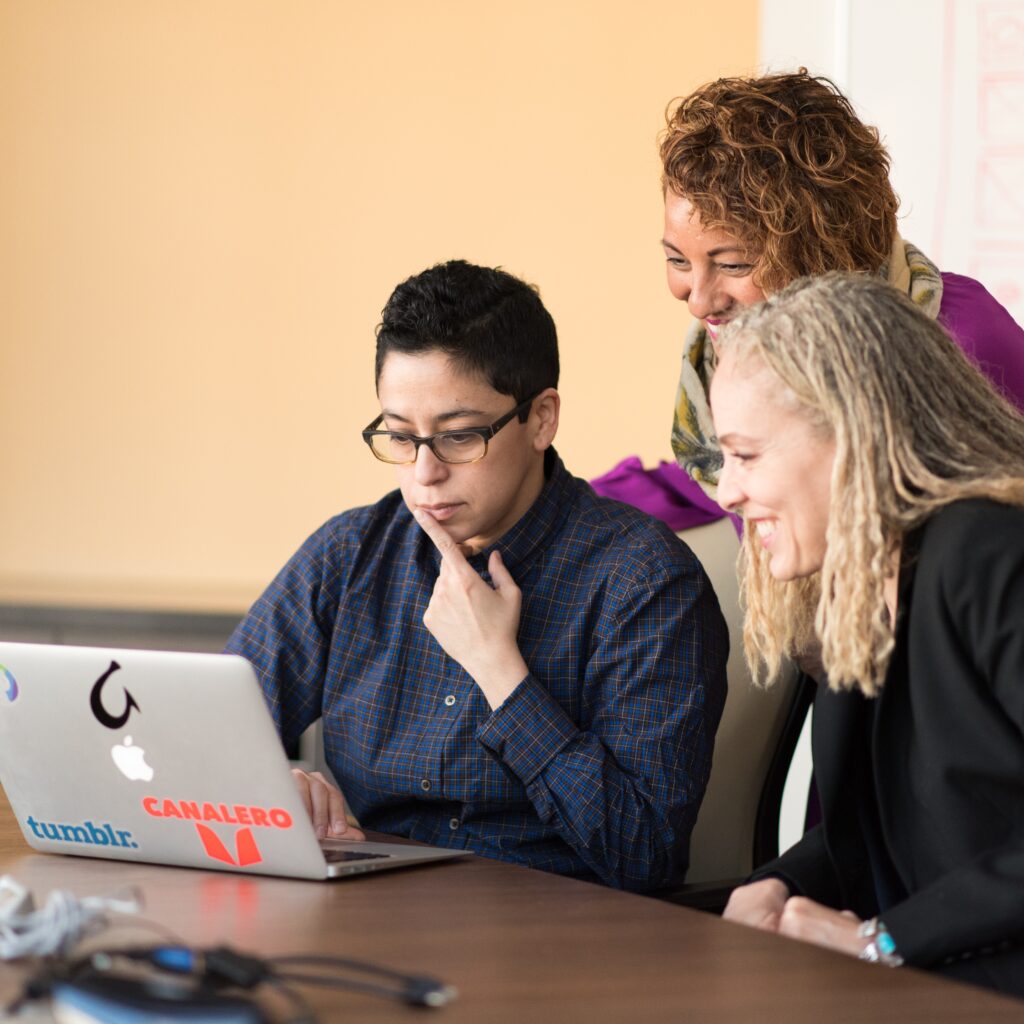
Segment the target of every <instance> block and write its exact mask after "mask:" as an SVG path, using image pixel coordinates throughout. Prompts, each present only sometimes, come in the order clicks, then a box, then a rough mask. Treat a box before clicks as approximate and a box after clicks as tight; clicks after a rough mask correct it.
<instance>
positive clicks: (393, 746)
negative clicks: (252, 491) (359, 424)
mask: <svg viewBox="0 0 1024 1024" xmlns="http://www.w3.org/2000/svg"><path fill="white" fill-rule="evenodd" d="M548 470H549V472H548V478H547V480H546V483H545V486H544V488H543V490H542V492H541V494H540V497H538V499H537V501H536V502H535V503H534V505H533V506H532V507H531V509H530V510H529V511H528V512H527V513H526V515H524V516H523V517H522V519H520V520H519V522H518V523H516V525H515V526H513V527H512V528H511V529H510V530H509V531H508V532H507V533H506V534H505V535H504V536H503V537H502V538H501V539H500V540H499V541H498V543H497V544H496V545H495V546H496V547H498V548H499V549H500V550H501V554H502V557H503V559H504V561H505V564H506V566H507V567H508V569H509V571H510V572H511V573H512V576H513V578H514V579H515V580H516V583H517V584H518V586H519V587H520V588H521V590H522V594H523V600H522V616H521V620H520V625H519V646H520V650H521V651H522V654H523V658H524V659H525V661H526V663H527V665H528V666H529V667H530V674H529V675H528V676H527V677H526V678H525V679H524V680H523V681H522V682H521V683H520V684H519V686H518V687H517V688H516V689H515V690H514V691H513V693H512V694H511V695H510V696H509V697H508V699H507V700H506V701H505V702H504V703H503V704H502V705H501V706H500V707H498V708H497V709H495V710H493V711H492V710H491V709H490V708H489V707H488V704H487V701H486V700H485V699H484V696H483V694H482V693H481V692H480V690H479V689H478V688H477V686H476V684H475V683H474V682H473V680H472V679H471V678H470V677H469V676H468V675H467V674H466V672H465V671H463V669H462V668H461V667H460V666H459V665H458V664H457V663H456V662H455V661H453V660H452V659H451V658H449V657H448V655H447V654H445V652H444V651H443V650H442V649H441V647H440V645H439V644H438V642H437V641H436V640H435V639H434V638H433V636H431V634H430V633H429V632H428V631H427V629H426V627H425V626H424V625H423V613H424V611H425V610H426V607H427V604H428V602H429V600H430V596H431V592H432V591H433V587H434V581H435V580H436V578H437V575H438V570H439V558H438V554H437V551H436V549H435V547H434V545H433V543H432V542H431V540H430V538H429V537H427V535H426V534H424V533H423V532H422V530H421V529H420V527H419V526H418V525H417V524H416V521H415V520H414V519H413V518H412V516H411V514H410V513H409V511H408V509H407V508H406V507H405V504H404V503H403V501H402V497H401V495H400V493H399V492H398V491H394V492H392V493H391V494H388V495H387V496H386V497H385V498H383V499H382V500H381V501H379V502H378V503H377V504H376V505H371V506H369V507H366V508H358V509H354V510H352V511H350V512H346V513H344V514H342V515H340V516H337V517H335V518H333V519H331V520H330V521H329V522H327V523H326V524H325V525H324V526H323V527H321V528H320V529H319V530H318V531H317V532H316V533H314V534H313V535H312V536H311V537H310V538H309V539H308V540H307V541H306V543H305V544H303V546H302V547H301V548H300V549H299V551H298V552H297V553H296V554H295V556H294V557H293V558H292V559H291V561H289V562H288V564H287V565H286V566H285V567H284V569H282V570H281V572H280V573H279V574H278V576H277V578H276V579H275V580H274V582H273V583H272V584H271V585H270V587H269V588H268V589H267V591H266V593H264V594H263V596H262V597H261V598H260V599H259V600H258V601H257V602H256V604H255V605H254V606H253V608H252V609H251V611H250V612H249V614H248V616H247V617H246V618H245V619H244V620H243V622H242V623H241V625H240V626H239V627H238V629H237V630H236V631H235V634H234V635H233V636H232V638H231V641H230V642H229V645H228V650H229V651H231V652H233V653H236V654H240V655H242V656H243V657H245V658H248V659H249V660H250V661H251V662H252V663H253V665H254V666H255V668H256V672H257V675H258V676H259V678H260V680H261V682H262V686H263V689H264V692H265V695H266V698H267V701H268V703H269V705H270V708H271V711H272V713H273V715H274V719H275V721H276V722H277V726H278V729H279V730H280V732H281V735H282V738H283V740H284V741H285V743H291V742H294V740H295V739H296V738H297V737H298V736H299V735H300V734H301V733H302V731H303V730H304V729H305V728H306V727H307V726H308V725H310V724H311V723H312V722H314V721H315V720H316V719H317V718H320V717H322V718H323V723H324V747H325V753H326V758H327V763H328V765H329V766H330V768H331V771H332V772H333V773H334V776H335V778H336V779H337V780H338V782H339V784H340V785H341V788H342V791H343V792H344V794H345V799H346V801H347V802H348V805H349V807H350V808H351V809H352V810H353V812H354V813H355V814H356V816H357V818H358V819H359V822H360V824H361V825H362V826H363V827H365V828H369V829H373V830H375V831H379V832H387V833H390V834H392V835H401V836H409V837H411V838H413V839H419V840H422V841H424V842H427V843H432V844H434V845H436V846H446V847H460V848H467V849H470V850H473V851H474V852H476V853H479V854H482V855H484V856H487V857H496V858H499V859H502V860H507V861H513V862H516V863H519V864H526V865H529V866H531V867H535V868H542V869H544V870H546V871H555V872H558V873H560V874H565V875H573V876H576V877H578V878H585V879H590V880H600V881H603V882H606V883H607V884H609V885H613V886H617V887H620V888H624V889H632V890H644V889H651V888H656V887H659V886H662V885H666V884H669V883H671V882H674V881H678V880H680V879H681V878H682V875H683V872H684V871H685V869H686V865H687V860H688V854H689V839H690V830H691V829H692V827H693V823H694V820H695V818H696V815H697V809H698V807H699V805H700V801H701V798H702V796H703V794H704V787H705V784H706V782H707V777H708V771H709V769H710V767H711V753H712V746H713V743H714V735H715V730H716V729H717V727H718V721H719V718H720V717H721V713H722V706H723V704H724V701H725V687H726V682H725V678H726V677H725V662H726V657H727V654H728V643H729V641H728V634H727V632H726V627H725V623H724V621H723V619H722V615H721V612H720V611H719V607H718V601H717V599H716V598H715V595H714V592H713V591H712V589H711V585H710V583H709V582H708V579H707V577H706V576H705V574H704V571H703V570H702V569H701V567H700V564H699V562H698V561H697V559H696V558H695V557H694V555H693V554H692V552H691V551H690V550H689V548H687V547H686V545H685V544H683V543H682V541H680V540H679V539H678V538H677V537H676V536H675V535H674V534H673V533H672V532H671V531H670V530H669V529H668V528H667V527H666V526H664V525H663V524H661V523H659V522H658V521H657V520H655V519H653V518H651V517H650V516H648V515H646V514H644V513H642V512H639V511H637V510H636V509H634V508H630V507H629V506H627V505H622V504H620V503H618V502H615V501H609V500H607V499H605V498H599V497H597V495H595V494H594V492H593V490H592V489H591V487H590V486H589V485H588V484H587V483H585V482H584V481H582V480H578V479H576V478H574V477H572V476H570V475H569V473H568V472H567V471H566V470H565V468H564V466H563V465H562V463H561V461H560V460H559V459H558V458H557V456H555V455H554V453H553V452H552V453H551V455H550V457H549V461H548ZM489 554H490V549H488V550H487V551H483V552H481V553H480V554H478V555H475V556H474V557H473V558H472V559H471V564H473V566H474V567H475V568H476V569H477V570H478V571H479V572H480V574H481V575H482V576H483V577H484V578H485V579H486V578H487V571H486V564H487V558H488V555H489Z"/></svg>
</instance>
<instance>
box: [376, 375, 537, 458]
mask: <svg viewBox="0 0 1024 1024" xmlns="http://www.w3.org/2000/svg"><path fill="white" fill-rule="evenodd" d="M539 394H540V392H539V391H538V392H537V395H539ZM537 395H531V396H530V397H529V398H527V399H526V401H524V402H520V403H519V404H518V405H517V406H516V407H515V408H514V409H513V410H512V411H511V412H507V413H505V415H504V416H502V417H501V418H500V419H496V420H495V421H494V422H493V423H492V424H491V425H490V426H489V427H463V428H462V429H461V430H441V431H438V433H436V434H430V435H429V436H428V437H418V436H417V435H416V434H407V433H404V432H403V431H400V430H378V429H377V427H379V426H380V425H381V423H382V422H383V420H384V414H383V413H381V414H380V415H379V416H378V417H377V418H376V419H375V420H374V421H373V422H372V423H371V424H370V425H369V426H368V427H367V428H366V429H365V430H364V431H363V440H364V441H365V442H366V443H367V444H368V445H369V446H370V451H371V452H373V454H374V455H375V456H376V457H377V458H378V459H380V461H381V462H389V463H391V465H393V466H408V465H409V464H410V463H412V462H415V461H416V456H417V455H418V454H419V450H420V445H421V444H425V445H426V446H427V447H428V448H429V449H430V450H431V451H432V452H433V453H434V455H436V456H437V458H438V459H439V460H440V461H441V462H448V463H452V464H455V465H458V464H459V463H464V462H479V461H480V460H481V459H482V458H483V457H484V456H485V455H486V454H487V442H488V441H490V439H491V438H492V437H494V435H495V434H496V433H497V432H498V431H499V430H501V428H502V427H503V426H505V424H506V423H511V422H512V420H513V419H514V418H515V417H516V416H519V415H520V414H521V413H524V412H526V411H527V409H529V408H530V405H531V404H532V403H533V400H534V399H535V398H536V397H537Z"/></svg>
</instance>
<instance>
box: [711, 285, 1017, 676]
mask: <svg viewBox="0 0 1024 1024" xmlns="http://www.w3.org/2000/svg"><path fill="white" fill-rule="evenodd" d="M719 349H720V352H721V353H722V355H723V356H725V355H726V354H728V358H729V359H731V360H735V361H736V362H737V363H738V362H741V361H743V360H746V359H748V358H753V359H759V360H761V361H762V362H763V364H764V365H765V366H766V367H767V368H768V369H769V370H770V371H771V372H772V373H773V374H774V375H775V376H776V377H777V378H778V379H779V390H780V400H791V401H794V402H795V403H796V404H797V406H798V407H799V408H800V410H801V411H802V412H804V413H805V414H806V415H807V416H808V417H809V419H810V420H811V422H812V424H813V425H815V426H818V427H819V428H820V429H821V430H822V431H824V432H826V433H827V434H829V435H831V437H833V438H834V440H835V459H834V462H833V468H832V479H831V498H830V507H829V520H828V528H827V532H826V552H825V558H824V562H823V564H822V567H821V571H820V573H818V574H815V575H814V576H811V577H807V578H804V579H799V580H794V581H791V582H780V581H777V580H775V579H774V578H773V577H772V576H771V574H770V573H769V571H768V559H767V557H766V555H765V553H764V550H763V548H761V546H760V545H758V544H756V543H755V539H754V536H753V534H752V531H751V528H750V527H749V526H748V527H747V528H746V530H745V536H744V542H743V549H742V553H741V557H740V577H741V595H742V599H743V601H744V605H745V609H746V622H745V626H744V637H743V639H744V649H745V652H746V657H747V662H748V664H749V665H750V668H751V672H752V674H753V677H754V678H755V679H757V680H758V681H759V682H763V683H765V684H768V683H771V682H772V681H773V680H774V679H775V678H776V676H777V675H778V674H779V671H780V669H781V667H782V661H783V658H784V657H786V656H795V655H798V654H799V653H800V652H801V651H803V650H806V649H807V647H808V645H809V643H810V642H811V641H812V640H813V639H814V637H815V636H816V637H817V639H818V640H819V641H820V643H821V651H822V662H823V664H824V666H825V669H826V671H827V672H828V679H829V684H830V685H831V687H832V688H833V689H853V688H859V689H860V690H861V691H862V692H863V693H864V694H866V695H867V696H873V695H874V694H876V693H877V692H878V689H879V687H880V686H881V685H882V682H883V681H884V679H885V671H886V668H887V666H888V663H889V658H890V656H891V654H892V649H893V629H892V624H891V623H890V622H889V616H888V612H887V609H886V606H885V600H884V583H885V579H886V576H887V575H890V574H891V573H892V572H893V569H894V564H895V557H896V555H897V553H898V552H899V550H900V547H901V543H902V539H903V537H904V535H905V534H906V533H907V532H908V531H909V530H912V529H914V528H915V527H916V526H919V525H920V524H921V523H923V522H924V521H925V520H926V519H928V518H929V517H930V516H931V515H933V514H934V513H935V512H936V511H938V510H939V509H940V508H942V507H943V506H944V505H948V504H950V503H951V502H954V501H959V500H961V499H965V498H989V499H992V500H995V501H999V502H1004V503H1007V504H1014V505H1024V416H1021V414H1020V413H1019V412H1017V410H1016V409H1015V408H1014V407H1013V406H1012V405H1010V403H1009V402H1007V401H1006V400H1005V399H1003V398H1002V397H1001V396H1000V395H999V394H998V393H997V392H996V391H995V390H994V389H993V387H992V385H991V384H989V382H988V381H987V380H986V379H985V377H983V376H982V374H981V373H980V372H979V371H978V370H977V368H976V367H975V366H974V365H973V364H972V363H971V362H970V361H969V360H968V359H967V357H966V356H965V355H964V354H963V353H962V352H961V351H960V349H959V348H958V346H957V345H956V343H955V342H954V341H953V340H952V339H951V338H950V337H949V336H948V335H947V334H946V332H945V331H944V330H943V329H942V328H941V327H939V326H938V325H937V324H936V323H935V321H933V320H931V319H930V318H929V317H928V316H926V315H925V314H923V313H922V312H921V311H920V310H918V309H917V308H916V307H915V306H914V305H913V304H912V303H911V302H910V300H909V299H907V298H906V296H904V295H902V294H901V293H900V292H898V291H897V290H896V289H895V288H893V287H891V286H890V285H888V284H887V283H886V282H884V281H882V280H880V279H878V278H876V277H871V276H866V275H859V274H844V273H830V274H825V275H821V276H818V277H813V278H803V279H801V280H798V281H795V282H793V284H791V285H789V286H788V287H787V288H785V289H783V290H782V291H781V292H779V293H778V294H776V295H775V296H773V297H772V298H770V299H768V300H767V301H766V302H764V303H761V304H760V305H758V306H753V307H750V308H749V309H747V310H744V311H743V312H742V313H740V314H739V315H738V316H737V317H736V318H735V319H734V320H733V321H732V322H731V323H730V325H729V327H728V329H727V330H726V331H723V333H722V335H721V336H720V338H719ZM783 396H785V397H783Z"/></svg>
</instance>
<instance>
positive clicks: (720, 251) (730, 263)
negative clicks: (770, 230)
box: [662, 191, 765, 342]
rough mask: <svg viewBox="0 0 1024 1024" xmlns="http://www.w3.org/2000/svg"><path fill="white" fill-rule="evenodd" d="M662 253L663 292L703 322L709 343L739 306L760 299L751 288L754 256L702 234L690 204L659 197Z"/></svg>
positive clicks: (717, 235)
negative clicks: (665, 282)
mask: <svg viewBox="0 0 1024 1024" xmlns="http://www.w3.org/2000/svg"><path fill="white" fill-rule="evenodd" d="M662 247H663V248H664V250H665V260H666V269H667V274H668V288H669V291H670V292H671V293H672V294H673V295H674V296H675V297H676V298H677V299H679V301H680V302H685V303H686V305H687V308H688V309H689V310H690V312H691V313H692V314H693V315H694V316H695V317H696V318H697V319H698V320H701V321H703V323H704V326H705V327H706V328H707V332H708V335H709V336H710V338H711V340H712V342H714V340H715V338H716V337H717V335H718V332H719V331H720V330H721V329H722V328H723V327H724V326H725V324H726V323H728V321H729V320H730V319H732V317H733V316H735V314H736V313H738V312H739V311H740V310H741V309H742V308H743V307H744V306H752V305H753V304H754V303H755V302H761V301H762V300H763V299H764V297H765V295H764V292H762V291H761V289H760V288H759V287H758V286H757V285H756V284H754V280H753V273H754V255H753V254H752V253H751V252H750V251H749V250H748V248H747V247H746V246H744V245H743V243H742V242H741V241H740V240H739V239H738V238H736V237H735V236H734V235H730V234H729V233H728V232H727V231H723V230H721V229H715V230H706V229H705V228H704V226H703V224H702V223H701V219H700V215H699V214H698V213H697V212H696V211H695V210H694V208H693V204H692V203H691V202H690V201H689V200H688V199H684V198H683V197H682V196H678V195H676V194H675V193H674V192H672V191H668V192H666V193H665V235H664V237H663V239H662Z"/></svg>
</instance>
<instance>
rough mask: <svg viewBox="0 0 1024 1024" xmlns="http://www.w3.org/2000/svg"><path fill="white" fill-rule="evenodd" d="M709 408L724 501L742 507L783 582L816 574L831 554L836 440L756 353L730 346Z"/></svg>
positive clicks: (729, 506)
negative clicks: (740, 354) (734, 351)
mask: <svg viewBox="0 0 1024 1024" xmlns="http://www.w3.org/2000/svg"><path fill="white" fill-rule="evenodd" d="M711 411H712V414H713V416H714V420H715V431H716V432H717V434H718V442H719V444H720V445H721V446H722V456H723V458H724V464H723V467H722V473H721V476H720V477H719V481H718V501H719V503H720V504H721V505H722V507H723V508H726V509H728V510H729V511H732V512H737V511H740V510H742V513H743V516H744V518H745V519H746V520H747V521H748V522H750V523H752V524H753V525H754V528H755V530H756V532H757V536H758V538H759V540H760V543H761V544H762V545H763V546H764V548H765V550H766V551H767V553H768V568H769V571H770V572H771V574H772V576H774V577H775V579H777V580H792V579H797V578H798V577H801V576H809V575H811V574H812V573H815V572H817V571H818V570H819V569H820V568H821V567H822V564H823V563H824V560H825V547H826V530H827V528H828V517H829V505H830V497H831V479H832V463H833V462H834V460H835V451H836V445H835V440H834V438H833V437H832V436H831V434H828V433H826V432H825V431H824V430H823V429H822V428H820V427H818V426H816V425H814V424H812V423H811V421H810V420H809V419H808V417H807V414H806V412H804V411H802V410H800V409H799V408H798V407H796V406H795V403H794V404H792V405H791V404H788V403H787V402H786V398H785V385H784V384H783V383H782V382H781V381H780V380H779V378H778V377H777V376H776V375H775V374H774V373H772V372H771V371H770V370H769V369H768V368H767V367H766V366H765V365H764V363H763V362H762V361H761V360H760V359H758V358H757V357H748V358H747V359H745V360H743V361H742V362H738V361H737V360H736V359H735V358H734V357H733V356H732V355H731V353H729V352H726V354H725V357H724V358H723V359H722V361H721V363H720V364H719V366H718V369H717V371H716V372H715V376H714V378H713V379H712V381H711Z"/></svg>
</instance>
